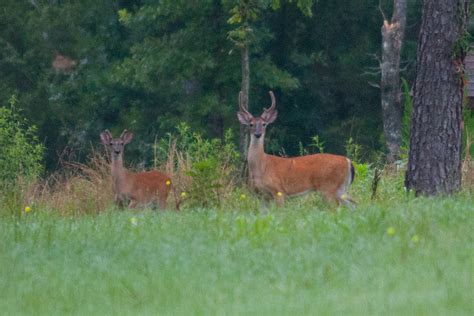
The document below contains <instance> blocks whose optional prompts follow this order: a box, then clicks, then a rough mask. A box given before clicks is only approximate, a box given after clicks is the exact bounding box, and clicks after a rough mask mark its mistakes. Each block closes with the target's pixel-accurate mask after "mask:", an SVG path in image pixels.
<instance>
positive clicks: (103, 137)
mask: <svg viewBox="0 0 474 316" xmlns="http://www.w3.org/2000/svg"><path fill="white" fill-rule="evenodd" d="M111 139H112V134H110V132H109V130H108V129H106V130H105V131H103V132H102V133H100V141H101V143H102V145H108V144H109V143H110V140H111Z"/></svg>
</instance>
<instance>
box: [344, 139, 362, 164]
mask: <svg viewBox="0 0 474 316" xmlns="http://www.w3.org/2000/svg"><path fill="white" fill-rule="evenodd" d="M345 147H346V156H347V157H348V158H349V159H351V160H352V161H356V162H361V151H362V146H361V145H359V144H356V143H355V142H354V139H352V137H349V139H348V140H347V142H346V146H345Z"/></svg>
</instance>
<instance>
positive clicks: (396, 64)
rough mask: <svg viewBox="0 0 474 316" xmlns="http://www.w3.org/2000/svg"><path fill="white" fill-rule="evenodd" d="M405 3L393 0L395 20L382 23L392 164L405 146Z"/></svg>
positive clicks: (384, 92)
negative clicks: (402, 63)
mask: <svg viewBox="0 0 474 316" xmlns="http://www.w3.org/2000/svg"><path fill="white" fill-rule="evenodd" d="M406 8H407V4H406V0H394V5H393V14H392V21H391V22H389V21H388V20H387V19H385V16H384V21H383V26H382V64H381V65H380V68H381V73H382V76H381V82H380V88H381V104H382V116H383V127H384V135H385V142H386V144H387V148H388V155H387V161H388V163H393V162H395V161H396V160H398V159H399V158H400V146H401V143H402V115H403V111H402V105H401V95H400V94H401V91H400V51H401V48H402V42H403V36H404V33H405V24H406V10H407V9H406Z"/></svg>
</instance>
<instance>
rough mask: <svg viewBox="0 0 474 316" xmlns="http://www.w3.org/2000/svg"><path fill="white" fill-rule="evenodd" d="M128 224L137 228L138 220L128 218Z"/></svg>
mask: <svg viewBox="0 0 474 316" xmlns="http://www.w3.org/2000/svg"><path fill="white" fill-rule="evenodd" d="M130 224H132V225H133V226H137V225H138V219H137V218H136V217H132V218H130Z"/></svg>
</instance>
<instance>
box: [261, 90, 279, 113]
mask: <svg viewBox="0 0 474 316" xmlns="http://www.w3.org/2000/svg"><path fill="white" fill-rule="evenodd" d="M268 93H269V94H270V98H271V99H272V105H271V106H270V107H269V108H268V109H265V108H264V111H265V113H268V112H272V111H274V110H275V106H276V101H275V95H274V94H273V91H272V90H270V91H268Z"/></svg>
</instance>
